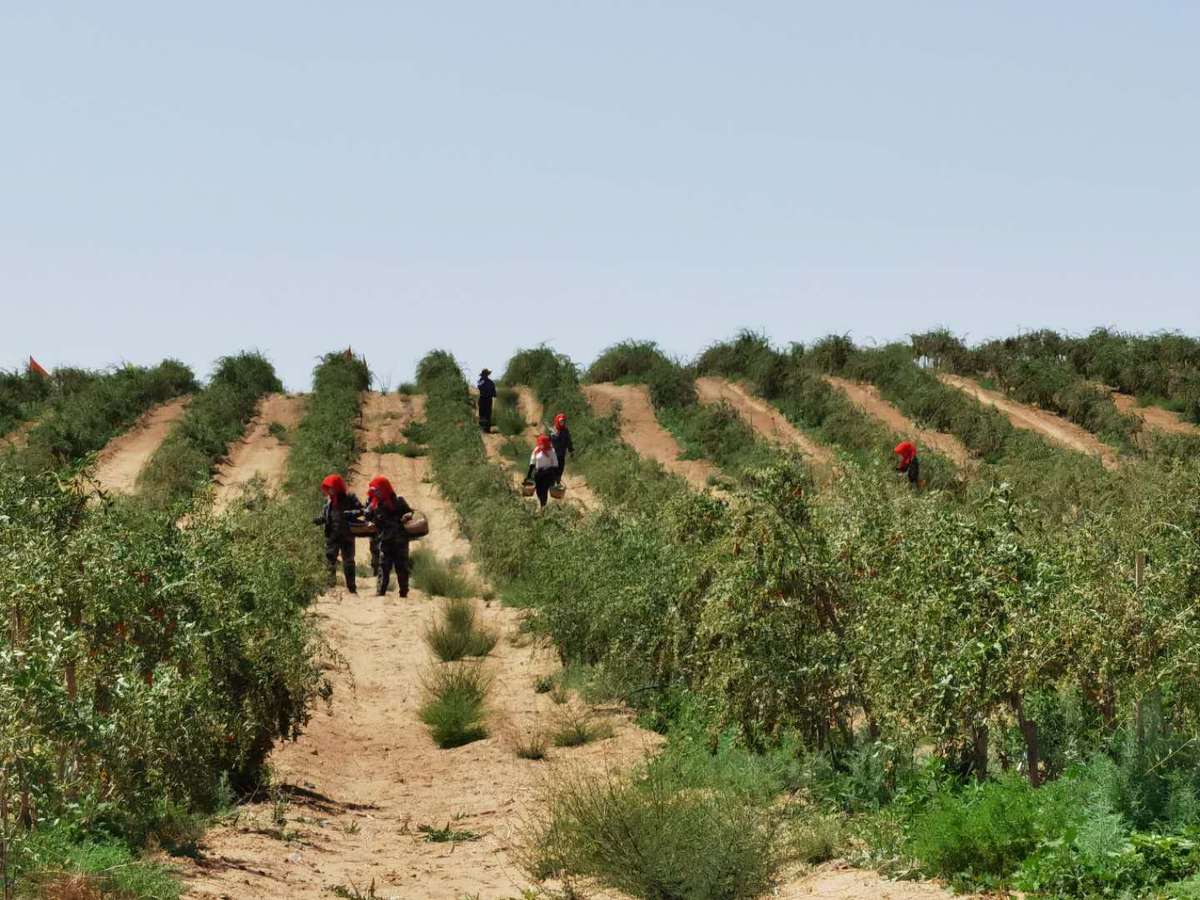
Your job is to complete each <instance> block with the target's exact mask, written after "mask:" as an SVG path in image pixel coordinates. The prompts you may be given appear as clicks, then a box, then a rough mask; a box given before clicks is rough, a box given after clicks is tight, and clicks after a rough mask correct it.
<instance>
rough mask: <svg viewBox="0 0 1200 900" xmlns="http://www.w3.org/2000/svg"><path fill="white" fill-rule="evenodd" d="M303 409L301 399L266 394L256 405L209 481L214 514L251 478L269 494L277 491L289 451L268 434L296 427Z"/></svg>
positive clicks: (285, 469) (229, 501)
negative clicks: (212, 487)
mask: <svg viewBox="0 0 1200 900" xmlns="http://www.w3.org/2000/svg"><path fill="white" fill-rule="evenodd" d="M304 405H305V400H304V398H303V397H301V396H288V395H287V394H268V395H267V396H266V397H264V398H263V399H262V400H260V401H259V404H258V409H257V411H256V412H255V414H254V418H253V419H251V420H250V423H249V425H247V426H246V432H245V434H244V435H242V438H241V440H240V441H238V443H236V444H235V445H234V446H233V449H232V450H230V452H229V457H228V459H226V460H225V462H223V463H222V464H221V466H220V467H219V468H218V469H217V474H216V476H215V478H214V479H213V480H214V482H215V483H216V495H215V500H214V505H215V508H216V510H217V512H221V511H222V510H224V509H226V508H227V507H228V506H229V504H230V503H232V502H233V501H234V499H236V498H237V497H239V496H240V495H241V493H242V491H244V490H245V488H246V485H248V484H249V483H250V482H251V481H253V480H254V479H255V478H262V479H263V480H264V481H265V482H266V484H267V488H268V489H269V490H270V491H272V492H274V491H277V490H279V488H280V486H281V485H282V484H283V478H284V475H285V473H286V471H287V460H288V449H289V448H288V445H287V444H285V443H283V442H281V441H280V440H279V439H278V438H277V437H275V435H273V434H271V425H272V424H274V423H276V422H278V423H279V424H280V425H282V426H284V427H285V428H288V429H291V428H294V427H296V425H297V424H299V422H300V417H301V416H302V415H303V414H304Z"/></svg>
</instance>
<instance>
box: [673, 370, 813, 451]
mask: <svg viewBox="0 0 1200 900" xmlns="http://www.w3.org/2000/svg"><path fill="white" fill-rule="evenodd" d="M696 393H697V394H698V395H699V397H700V402H701V403H706V404H710V405H711V404H718V403H728V404H729V405H730V406H731V407H733V409H735V410H736V411H737V413H738V415H740V416H741V417H742V418H743V419H744V420H745V421H746V423H747V424H748V425H749V426H750V427H751V428H753V429H754V430H755V431H756V432H757V433H758V434H759V435H761V436H762V437H763V438H764V439H766V440H768V441H771V442H772V443H774V444H778V445H779V446H781V447H794V448H795V449H797V450H799V451H800V452H801V453H803V454H804V455H805V456H808V457H810V458H811V459H813V460H814V461H815V462H817V463H819V464H820V465H823V466H830V467H832V466H833V465H834V463H835V462H836V458H835V457H834V455H833V451H831V450H830V449H829V448H828V447H825V446H822V445H821V444H818V443H817V442H816V441H814V440H813V439H812V438H810V437H809V436H808V435H806V434H805V433H804V432H802V431H800V430H799V429H798V428H796V426H795V425H793V424H792V423H791V422H789V421H788V420H787V417H786V416H785V415H784V414H783V413H781V412H780V411H779V410H778V409H776V408H775V407H774V406H772V405H771V404H770V403H768V402H767V401H765V400H763V399H761V398H759V397H755V396H754V395H753V394H752V393H750V391H748V390H746V388H745V387H743V386H742V385H740V384H737V383H736V382H732V381H727V380H726V379H724V378H715V377H712V376H705V377H703V378H697V379H696Z"/></svg>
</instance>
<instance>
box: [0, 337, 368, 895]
mask: <svg viewBox="0 0 1200 900" xmlns="http://www.w3.org/2000/svg"><path fill="white" fill-rule="evenodd" d="M367 377H368V376H367V373H366V367H365V364H364V363H362V362H361V361H359V360H354V359H348V358H346V357H345V356H343V355H342V354H330V355H329V356H327V357H326V358H325V359H324V360H323V361H322V363H321V364H320V365H319V366H318V367H317V370H316V372H315V379H314V383H315V387H314V393H313V395H312V398H311V402H310V404H309V413H308V416H309V418H308V419H307V420H305V422H304V423H302V425H301V427H300V428H298V429H297V433H296V434H295V435H293V436H292V441H293V443H294V444H295V452H294V453H293V456H292V463H291V465H292V469H291V471H290V473H289V475H290V478H291V480H292V481H293V483H303V484H305V485H306V487H307V488H308V490H306V491H305V493H304V496H303V497H300V496H295V495H291V494H285V495H283V496H279V497H272V496H268V495H266V494H264V493H263V492H262V491H261V490H259V491H253V492H252V493H251V494H249V495H247V497H246V502H245V503H242V504H239V505H237V507H236V508H234V509H232V510H230V511H229V512H227V513H225V514H224V515H221V516H219V517H218V516H215V515H213V514H212V512H211V492H210V491H209V490H208V488H207V485H208V480H209V474H210V470H211V468H212V467H213V466H214V465H215V464H216V462H217V460H218V459H219V458H220V457H221V456H223V455H224V453H225V451H226V447H227V444H228V442H229V441H231V440H233V439H234V438H236V437H238V436H240V434H241V432H242V429H243V427H244V425H245V423H246V421H247V420H248V419H249V417H250V416H251V415H252V414H253V411H254V408H255V405H256V403H257V400H258V399H259V397H260V396H261V395H263V394H265V393H267V392H270V391H277V390H279V389H280V383H279V380H278V378H277V377H276V376H275V373H274V370H273V368H272V367H271V365H270V363H269V362H268V361H267V360H266V359H265V358H263V357H262V356H260V355H259V354H256V353H244V354H240V355H237V356H231V357H227V358H224V359H222V360H219V361H218V363H217V365H216V367H215V370H214V372H213V374H212V377H211V378H210V379H209V381H208V382H207V384H205V385H204V386H200V385H199V384H197V383H196V381H195V379H194V378H193V376H192V374H191V373H190V372H188V371H187V370H186V369H183V368H182V367H180V366H178V365H177V364H173V363H165V364H164V365H163V366H160V367H158V368H156V369H149V370H145V369H136V368H133V367H127V368H124V369H120V370H117V371H114V372H110V373H95V374H91V375H88V376H86V377H82V378H80V379H79V381H78V383H76V384H73V385H72V386H71V388H70V389H69V390H65V389H63V387H62V386H60V385H57V384H53V385H52V386H51V389H52V391H53V393H52V394H51V395H50V396H48V397H47V398H45V399H44V401H43V403H42V405H41V406H40V412H39V413H38V416H39V419H40V424H39V425H38V426H37V427H36V428H34V429H33V430H32V432H31V433H30V443H29V445H28V447H26V448H25V449H22V450H19V451H16V452H13V451H8V452H4V453H3V454H0V534H2V536H3V540H2V541H0V622H2V623H3V631H2V633H0V881H2V883H3V884H4V885H5V890H6V891H7V892H8V893H6V896H9V895H11V891H12V889H13V885H17V886H18V887H19V888H20V890H21V891H23V892H25V893H29V894H31V895H37V896H43V895H44V896H65V894H60V893H58V892H60V891H63V890H66V889H67V887H66V886H67V885H75V886H76V889H78V890H85V888H84V887H79V882H78V881H77V879H78V878H80V877H83V878H85V879H87V881H86V890H89V891H95V892H98V893H96V894H95V895H96V896H100V895H101V894H103V895H104V896H116V897H155V898H162V897H172V896H175V895H177V893H178V890H179V888H178V885H177V884H176V883H175V881H174V879H173V877H172V876H171V875H170V874H169V873H168V872H167V871H166V870H165V869H163V868H161V867H160V866H158V865H155V864H151V863H147V862H142V861H140V853H141V851H142V850H143V849H145V848H147V847H162V848H164V849H166V850H168V851H169V852H172V853H195V846H196V841H197V840H198V838H199V836H200V834H201V833H202V831H203V829H204V827H205V823H206V821H207V820H208V817H210V816H211V815H212V814H213V813H214V812H216V811H219V810H221V809H223V808H227V807H229V806H230V805H231V804H233V803H234V802H236V800H237V799H238V798H240V797H245V796H250V795H253V794H254V793H255V792H256V791H259V790H261V789H263V787H264V786H265V785H266V783H267V782H266V781H265V775H266V770H265V768H264V764H265V761H266V757H267V754H268V752H269V751H270V749H271V748H272V746H273V745H274V743H275V742H276V741H278V740H280V739H284V738H287V737H290V736H294V735H295V734H296V733H298V731H299V730H300V729H301V728H302V727H303V725H304V723H305V722H306V721H307V720H308V716H309V714H310V711H311V709H312V707H313V705H314V704H315V703H316V702H319V700H320V698H321V697H322V696H323V695H325V693H326V692H327V686H326V682H325V678H324V676H323V675H322V674H321V668H320V664H321V658H322V654H323V653H324V650H323V642H322V640H321V638H320V635H319V634H318V633H317V632H316V631H315V630H314V628H313V626H312V624H311V622H310V621H309V619H308V618H307V617H306V616H305V615H304V609H305V608H306V606H307V605H308V604H309V602H310V601H311V600H312V598H313V597H314V596H315V595H316V594H317V593H318V592H319V590H321V589H322V587H323V585H324V576H323V572H322V569H321V566H320V565H319V561H320V556H319V540H318V539H317V538H316V536H315V534H314V529H312V527H311V526H310V525H308V520H309V518H310V517H311V508H312V505H313V498H312V491H311V484H312V478H313V477H314V473H315V472H317V471H321V473H322V475H323V474H324V471H325V470H326V469H327V468H334V467H339V466H345V465H346V463H347V461H348V454H350V453H352V452H353V423H354V420H355V418H356V416H357V409H358V403H359V396H360V394H359V392H360V390H361V389H363V388H365V386H366V382H367ZM184 390H186V391H189V392H192V393H193V397H192V401H191V403H190V405H189V408H188V412H187V414H186V415H185V416H184V417H183V418H182V419H181V420H180V421H179V422H178V423H177V425H176V426H175V428H174V429H173V430H172V431H171V433H170V434H169V436H168V438H167V439H166V441H164V443H163V444H162V445H161V447H160V448H159V450H158V452H157V453H156V454H155V456H154V457H153V458H152V459H151V462H150V464H149V465H148V466H147V467H146V469H145V470H144V471H143V473H142V478H141V480H140V482H139V485H138V491H137V492H136V493H134V494H133V495H131V496H127V497H96V496H92V494H91V492H90V490H89V487H88V481H87V479H86V478H74V477H65V476H69V475H74V474H76V473H82V474H85V475H86V473H87V471H88V467H89V465H90V462H89V456H88V454H89V453H90V452H91V451H93V450H96V449H98V448H99V447H100V446H102V445H103V443H104V441H105V440H106V439H107V437H108V436H111V435H112V434H115V433H118V432H119V431H120V430H121V429H122V428H124V427H126V426H127V425H128V424H129V423H130V422H131V421H133V419H135V418H136V417H137V416H138V415H139V414H140V413H141V412H143V411H145V409H147V408H149V406H150V405H151V404H153V403H155V402H160V401H161V400H164V399H168V398H169V397H171V396H174V395H177V394H178V393H179V392H181V391H184ZM347 438H348V440H349V444H347ZM317 480H318V481H319V477H318V478H317ZM185 513H186V522H184V521H181V518H180V517H181V515H183V514H185ZM22 895H24V894H22ZM71 896H75V895H74V894H72V895H71ZM80 896H84V894H80ZM86 896H93V894H92V893H87V894H86Z"/></svg>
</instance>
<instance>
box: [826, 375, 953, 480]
mask: <svg viewBox="0 0 1200 900" xmlns="http://www.w3.org/2000/svg"><path fill="white" fill-rule="evenodd" d="M825 380H826V381H827V382H828V383H829V384H831V385H833V386H834V387H836V388H837V389H838V390H840V391H841V392H842V393H844V394H845V395H846V396H847V397H849V398H850V402H851V403H853V404H854V405H855V406H857V407H858V408H859V409H861V410H863V411H864V412H865V413H867V415H869V416H872V417H873V418H875V419H878V420H879V421H880V422H882V423H883V424H884V425H886V426H887V427H888V428H890V429H891V430H892V431H894V432H896V433H897V434H899V435H901V436H902V437H905V438H907V439H909V440H913V441H915V442H916V444H917V446H918V447H929V448H930V449H932V450H936V451H937V452H938V453H940V454H942V455H943V456H945V457H947V458H949V459H951V460H953V461H954V463H955V464H956V465H958V466H964V467H965V466H967V465H969V464H970V463H971V455H970V452H969V451H968V450H967V448H966V447H965V446H964V445H963V442H962V441H960V440H959V439H958V438H956V437H955V436H954V435H952V434H947V433H946V432H944V431H934V430H933V429H930V428H922V427H921V426H919V425H918V424H917V423H916V422H914V421H913V420H912V419H910V418H908V416H906V415H904V413H902V412H901V411H900V410H899V409H898V408H896V407H895V406H894V405H893V404H891V403H889V402H888V401H887V400H884V399H883V397H882V396H880V394H879V389H878V388H876V387H875V385H873V384H864V383H862V382H859V381H850V380H849V379H846V378H839V377H837V376H836V375H826V376H825Z"/></svg>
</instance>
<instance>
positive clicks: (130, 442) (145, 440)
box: [93, 397, 189, 494]
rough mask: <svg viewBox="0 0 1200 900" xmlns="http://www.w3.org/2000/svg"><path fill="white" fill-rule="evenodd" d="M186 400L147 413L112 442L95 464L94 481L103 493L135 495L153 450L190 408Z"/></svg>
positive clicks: (167, 403)
mask: <svg viewBox="0 0 1200 900" xmlns="http://www.w3.org/2000/svg"><path fill="white" fill-rule="evenodd" d="M188 399H189V398H187V397H176V398H175V399H174V400H168V401H167V402H166V403H160V404H159V405H158V406H155V407H154V408H152V409H151V410H149V411H148V412H146V413H144V414H143V415H142V417H141V418H140V419H138V420H137V422H135V423H134V425H133V427H132V428H130V429H129V430H128V431H126V432H124V433H123V434H119V435H117V436H116V437H115V438H113V439H112V440H111V441H109V442H108V443H107V444H106V445H105V447H104V449H103V450H101V451H100V455H99V457H98V458H97V461H96V472H95V475H94V476H93V480H94V481H95V483H96V485H97V486H98V487H99V488H100V489H101V490H103V491H107V492H108V493H112V494H132V493H133V490H134V487H135V486H136V485H137V478H138V475H139V474H141V471H142V469H143V468H145V465H146V463H147V462H149V460H150V457H151V456H153V455H154V451H155V450H157V449H158V447H159V445H160V444H161V443H162V442H163V440H164V439H165V438H166V436H167V434H168V433H169V432H170V430H171V426H172V425H174V424H175V423H176V422H177V421H179V419H180V417H182V416H183V414H184V411H185V410H186V409H187V404H188Z"/></svg>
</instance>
